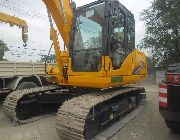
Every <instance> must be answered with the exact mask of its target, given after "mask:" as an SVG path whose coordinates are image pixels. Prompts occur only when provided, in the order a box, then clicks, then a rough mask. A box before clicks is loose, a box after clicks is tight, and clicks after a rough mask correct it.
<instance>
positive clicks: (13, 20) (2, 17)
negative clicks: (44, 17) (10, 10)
mask: <svg viewBox="0 0 180 140" xmlns="http://www.w3.org/2000/svg"><path fill="white" fill-rule="evenodd" d="M0 21H2V22H5V23H9V24H10V25H11V26H13V25H16V26H18V27H20V28H22V40H23V42H24V44H25V45H26V43H27V40H28V35H27V33H28V25H27V23H26V21H25V20H22V19H20V18H18V17H14V16H10V15H8V14H5V13H2V12H0Z"/></svg>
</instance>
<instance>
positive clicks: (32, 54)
mask: <svg viewBox="0 0 180 140" xmlns="http://www.w3.org/2000/svg"><path fill="white" fill-rule="evenodd" d="M74 1H75V3H76V5H77V6H78V7H79V6H82V5H84V4H88V3H90V2H93V1H95V0H82V1H80V0H74ZM150 1H151V0H119V2H121V3H122V4H123V5H124V6H125V7H126V8H127V9H129V10H130V11H131V12H132V13H133V14H134V16H135V22H136V45H137V44H138V43H139V42H140V40H141V39H142V38H143V37H144V34H145V27H144V24H143V22H142V21H140V19H139V18H140V12H142V11H143V10H144V9H146V8H148V7H149V6H150ZM0 12H4V13H7V14H10V15H13V16H17V17H19V18H22V19H24V20H26V21H27V23H28V26H29V33H28V36H29V39H28V42H27V44H28V45H27V48H25V47H23V42H22V39H21V29H19V28H18V27H16V26H13V27H10V26H9V24H4V23H1V22H0V40H3V41H4V42H5V43H6V44H7V45H8V47H9V49H10V51H9V52H7V53H6V55H5V57H4V58H5V59H8V60H9V61H20V62H29V61H37V60H40V58H41V57H40V55H46V54H48V51H49V49H50V47H51V44H52V42H51V40H50V28H49V27H50V26H49V21H48V18H47V10H46V7H45V5H44V3H43V2H42V0H0ZM60 44H63V41H62V40H60ZM53 53H54V51H53V50H52V51H51V54H53Z"/></svg>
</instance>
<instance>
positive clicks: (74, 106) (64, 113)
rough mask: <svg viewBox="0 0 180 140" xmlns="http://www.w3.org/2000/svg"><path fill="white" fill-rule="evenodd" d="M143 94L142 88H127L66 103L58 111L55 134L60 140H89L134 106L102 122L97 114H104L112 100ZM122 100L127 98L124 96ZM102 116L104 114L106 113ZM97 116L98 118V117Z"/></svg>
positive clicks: (96, 93)
mask: <svg viewBox="0 0 180 140" xmlns="http://www.w3.org/2000/svg"><path fill="white" fill-rule="evenodd" d="M144 92H145V90H144V88H135V87H134V88H131V87H128V88H121V89H115V90H114V89H112V90H107V91H99V92H94V93H91V94H86V95H82V96H79V97H75V98H73V99H71V100H69V101H66V102H65V103H64V104H63V105H62V106H61V108H60V109H59V110H58V114H57V123H56V130H57V133H58V135H59V136H60V138H61V139H62V140H72V139H73V140H84V139H91V138H92V137H94V136H95V135H96V134H98V133H99V132H100V131H102V130H103V128H104V127H105V126H106V125H110V124H112V123H113V121H114V119H115V118H118V117H120V116H123V115H124V114H127V113H128V112H129V111H130V110H132V109H133V108H134V107H135V106H133V105H132V106H131V105H130V104H128V105H129V106H128V108H126V109H125V110H123V111H122V112H120V113H119V114H116V115H115V114H114V116H113V114H111V115H109V119H107V121H103V122H102V120H101V119H103V118H101V115H99V114H100V113H97V112H101V113H104V112H103V111H102V110H103V108H104V106H108V104H112V103H111V102H113V101H114V100H113V99H114V98H120V99H121V98H122V97H121V96H122V95H123V94H124V95H125V93H126V94H127V93H128V94H129V97H128V99H130V98H131V95H132V96H135V95H139V94H140V93H144ZM134 93H135V94H134ZM123 98H127V97H126V95H125V96H124V97H123ZM111 100H112V101H111ZM140 100H141V99H140ZM108 102H109V103H108ZM107 108H109V107H107ZM104 114H106V112H105V113H104ZM98 115H99V116H100V117H98ZM103 117H106V115H103ZM100 118H101V119H100ZM100 122H101V123H100ZM92 131H94V132H92Z"/></svg>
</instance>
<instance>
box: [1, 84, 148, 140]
mask: <svg viewBox="0 0 180 140" xmlns="http://www.w3.org/2000/svg"><path fill="white" fill-rule="evenodd" d="M78 93H79V94H78ZM87 93H88V94H87ZM144 93H145V90H144V88H140V87H117V88H112V89H105V90H91V89H87V90H85V89H78V88H76V89H68V88H67V87H60V86H49V87H40V88H39V87H38V88H34V89H26V90H19V91H14V92H12V93H11V94H9V95H8V96H7V98H6V99H5V101H4V104H3V109H4V111H5V113H6V114H7V116H8V117H9V118H11V119H13V120H14V122H15V124H24V123H29V122H32V121H36V120H38V119H41V118H43V117H45V116H48V115H50V114H52V113H57V112H58V113H57V122H56V129H57V133H58V135H59V136H60V137H61V139H62V140H63V139H87V140H89V139H91V138H93V137H94V136H95V135H97V134H98V133H100V132H102V131H103V130H104V129H106V128H107V127H109V126H110V125H112V124H113V123H114V122H116V121H118V120H119V119H120V118H122V117H124V116H126V115H127V114H128V113H129V112H131V111H132V110H133V109H135V108H137V107H138V105H139V104H141V101H142V100H144V99H145V97H144Z"/></svg>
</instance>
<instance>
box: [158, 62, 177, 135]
mask: <svg viewBox="0 0 180 140" xmlns="http://www.w3.org/2000/svg"><path fill="white" fill-rule="evenodd" d="M159 88H160V92H159V111H160V113H161V115H162V117H163V118H164V119H165V122H166V125H167V126H168V127H169V128H170V129H171V130H172V131H175V132H180V63H176V64H172V65H169V66H168V69H167V71H166V80H165V81H164V82H163V83H162V84H160V86H159Z"/></svg>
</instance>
